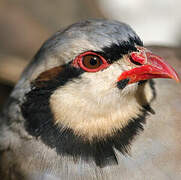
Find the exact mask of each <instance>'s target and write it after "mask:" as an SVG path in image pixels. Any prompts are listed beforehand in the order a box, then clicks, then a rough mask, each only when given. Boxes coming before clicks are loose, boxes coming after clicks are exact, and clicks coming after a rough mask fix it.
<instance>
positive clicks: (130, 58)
mask: <svg viewBox="0 0 181 180" xmlns="http://www.w3.org/2000/svg"><path fill="white" fill-rule="evenodd" d="M129 60H130V61H131V62H132V63H133V64H135V65H139V66H140V65H142V64H141V63H139V62H138V61H135V60H134V59H133V58H132V57H131V56H130V57H129Z"/></svg>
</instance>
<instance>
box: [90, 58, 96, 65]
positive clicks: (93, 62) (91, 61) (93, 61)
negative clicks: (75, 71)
mask: <svg viewBox="0 0 181 180" xmlns="http://www.w3.org/2000/svg"><path fill="white" fill-rule="evenodd" d="M90 64H91V65H92V66H95V65H96V64H97V58H96V57H92V58H91V59H90Z"/></svg>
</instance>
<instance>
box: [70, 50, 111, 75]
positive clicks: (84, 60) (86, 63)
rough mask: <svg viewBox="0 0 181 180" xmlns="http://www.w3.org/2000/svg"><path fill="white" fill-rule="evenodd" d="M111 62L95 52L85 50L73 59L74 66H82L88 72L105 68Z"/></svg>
mask: <svg viewBox="0 0 181 180" xmlns="http://www.w3.org/2000/svg"><path fill="white" fill-rule="evenodd" d="M109 65H110V64H108V63H107V61H106V60H105V59H104V58H103V57H102V56H100V55H99V54H97V53H95V52H85V53H83V54H80V55H79V56H77V57H76V58H75V60H74V61H73V66H75V67H80V68H81V69H83V70H84V71H87V72H97V71H99V70H102V69H104V68H107V67H108V66H109Z"/></svg>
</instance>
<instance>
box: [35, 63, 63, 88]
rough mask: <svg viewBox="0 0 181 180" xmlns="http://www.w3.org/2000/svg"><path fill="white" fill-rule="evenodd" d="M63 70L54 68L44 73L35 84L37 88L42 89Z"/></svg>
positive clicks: (59, 67) (60, 67)
mask: <svg viewBox="0 0 181 180" xmlns="http://www.w3.org/2000/svg"><path fill="white" fill-rule="evenodd" d="M62 70H63V67H62V66H58V67H54V68H52V69H49V70H47V71H44V72H42V73H41V74H40V75H39V76H38V77H37V78H36V79H35V80H34V82H33V84H34V85H35V86H37V87H42V86H44V85H45V83H46V82H47V81H50V80H52V79H54V78H56V77H57V76H58V74H59V73H60V72H61V71H62Z"/></svg>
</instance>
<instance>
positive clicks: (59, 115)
mask: <svg viewBox="0 0 181 180" xmlns="http://www.w3.org/2000/svg"><path fill="white" fill-rule="evenodd" d="M120 73H121V69H120V66H119V65H118V64H113V65H111V66H110V67H109V68H107V69H105V70H104V71H100V72H97V73H84V74H82V76H81V78H80V79H74V80H72V81H70V82H68V83H67V84H65V85H64V86H62V87H60V88H58V89H57V90H56V91H55V92H54V93H53V94H52V95H51V98H50V106H51V111H52V113H53V115H54V120H55V123H56V124H58V125H60V126H61V127H62V128H66V127H68V128H71V129H72V130H73V131H74V133H75V134H77V135H79V136H82V137H84V138H87V139H89V140H91V139H93V138H94V137H99V138H104V137H106V136H108V135H111V134H113V133H114V132H115V131H116V130H118V129H121V128H123V127H124V126H125V125H127V124H128V122H129V121H130V120H131V119H132V118H136V117H138V114H139V113H140V110H141V106H140V104H139V103H138V102H137V100H136V98H135V94H136V91H137V84H135V85H132V86H131V85H129V87H127V90H126V88H125V90H124V91H123V92H122V91H120V90H119V89H118V88H117V87H116V83H115V82H116V80H117V77H118V76H119V75H120Z"/></svg>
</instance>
